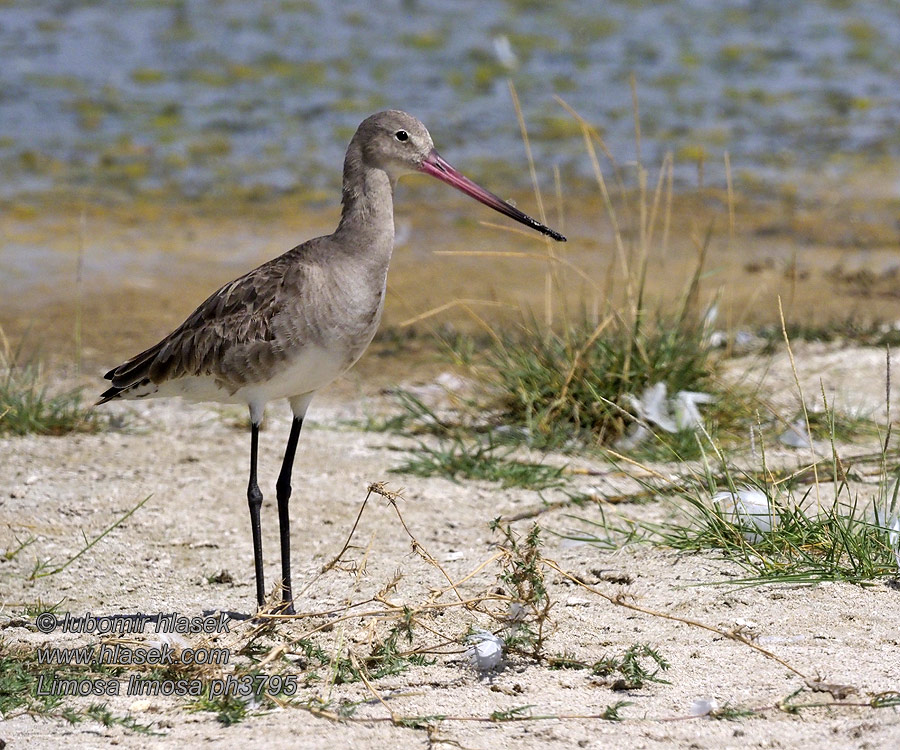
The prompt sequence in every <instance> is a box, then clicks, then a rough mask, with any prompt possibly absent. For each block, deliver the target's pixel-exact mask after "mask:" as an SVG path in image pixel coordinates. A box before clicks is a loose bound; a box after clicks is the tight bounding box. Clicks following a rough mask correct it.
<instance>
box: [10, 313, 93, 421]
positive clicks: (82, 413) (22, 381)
mask: <svg viewBox="0 0 900 750" xmlns="http://www.w3.org/2000/svg"><path fill="white" fill-rule="evenodd" d="M0 344H2V349H0V435H3V434H12V435H28V434H37V435H65V434H67V433H70V432H97V431H98V430H99V429H100V427H101V425H100V421H99V420H98V419H97V417H96V416H95V415H94V413H93V411H91V410H90V409H89V408H85V406H84V405H83V403H82V398H81V389H80V388H76V389H71V390H67V391H63V392H61V393H51V391H50V389H49V387H48V386H47V384H46V382H45V379H44V375H43V372H42V368H41V367H40V365H39V364H36V363H33V362H26V363H20V362H19V361H18V357H17V356H16V355H15V354H14V353H12V352H11V350H10V347H9V342H8V341H7V340H6V338H5V337H4V336H3V332H2V330H0Z"/></svg>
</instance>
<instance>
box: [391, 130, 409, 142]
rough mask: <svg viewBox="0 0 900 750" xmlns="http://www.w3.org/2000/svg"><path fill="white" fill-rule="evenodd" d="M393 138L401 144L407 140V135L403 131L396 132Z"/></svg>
mask: <svg viewBox="0 0 900 750" xmlns="http://www.w3.org/2000/svg"><path fill="white" fill-rule="evenodd" d="M394 138H396V139H397V140H398V141H400V142H401V143H402V142H403V141H408V140H409V133H407V132H406V131H405V130H398V131H397V132H396V133H394Z"/></svg>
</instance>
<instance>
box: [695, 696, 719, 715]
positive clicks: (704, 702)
mask: <svg viewBox="0 0 900 750" xmlns="http://www.w3.org/2000/svg"><path fill="white" fill-rule="evenodd" d="M718 707H719V703H718V701H717V700H716V699H715V698H695V699H694V702H693V703H691V716H707V715H709V714H711V713H712V712H713V711H715V710H716V709H717V708H718Z"/></svg>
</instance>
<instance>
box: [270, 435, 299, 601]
mask: <svg viewBox="0 0 900 750" xmlns="http://www.w3.org/2000/svg"><path fill="white" fill-rule="evenodd" d="M301 427H303V417H294V421H293V423H292V424H291V435H290V437H289V438H288V443H287V448H285V450H284V461H283V462H282V464H281V473H279V475H278V482H277V483H276V484H275V490H276V493H277V497H278V529H279V532H280V534H281V587H282V598H283V600H284V604H285V606H284V608H283V610H282V611H283V612H284V613H285V614H288V615H292V614H294V597H293V594H292V593H291V517H290V514H289V513H288V502H289V501H290V499H291V472H292V471H293V469H294V455H295V454H296V453H297V439H298V438H299V437H300V428H301Z"/></svg>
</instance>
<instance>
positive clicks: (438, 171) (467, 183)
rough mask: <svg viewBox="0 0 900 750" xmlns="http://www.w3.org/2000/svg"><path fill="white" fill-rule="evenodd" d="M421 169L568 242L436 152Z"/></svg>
mask: <svg viewBox="0 0 900 750" xmlns="http://www.w3.org/2000/svg"><path fill="white" fill-rule="evenodd" d="M419 169H420V171H422V172H424V173H425V174H429V175H431V176H432V177H437V178H438V179H439V180H441V181H442V182H446V183H447V184H448V185H451V186H452V187H455V188H456V189H457V190H461V191H462V192H464V193H465V194H466V195H469V196H471V197H472V198H474V199H475V200H477V201H480V202H481V203H484V205H485V206H490V207H491V208H493V209H494V210H495V211H499V212H500V213H501V214H505V215H506V216H509V218H511V219H515V220H516V221H518V222H521V223H522V224H524V225H525V226H527V227H531V228H532V229H536V230H537V231H538V232H541V233H542V234H546V235H547V236H548V237H552V238H553V239H554V240H556V241H557V242H565V241H566V238H565V237H564V236H563V235H561V234H560V233H559V232H557V231H556V230H555V229H551V228H550V227H547V226H544V225H543V224H541V222H539V221H537V220H535V219H532V218H531V217H530V216H528V215H527V214H523V213H522V212H521V211H520V210H519V209H518V208H516V207H515V206H511V205H510V204H509V203H507V202H506V201H505V200H503V199H501V198H498V197H497V196H496V195H494V194H493V193H491V192H489V191H487V190H485V189H484V188H483V187H481V186H480V185H476V184H475V183H474V182H472V180H470V179H469V178H468V177H466V176H465V175H464V174H463V173H462V172H460V171H459V170H457V169H455V168H454V167H452V166H450V164H448V163H447V162H446V161H445V160H444V159H443V157H442V156H441V155H440V154H439V153H438V152H437V151H435V150H432V151H431V153H430V154H428V156H426V157H425V159H423V160H422V165H421V166H420V167H419Z"/></svg>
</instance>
